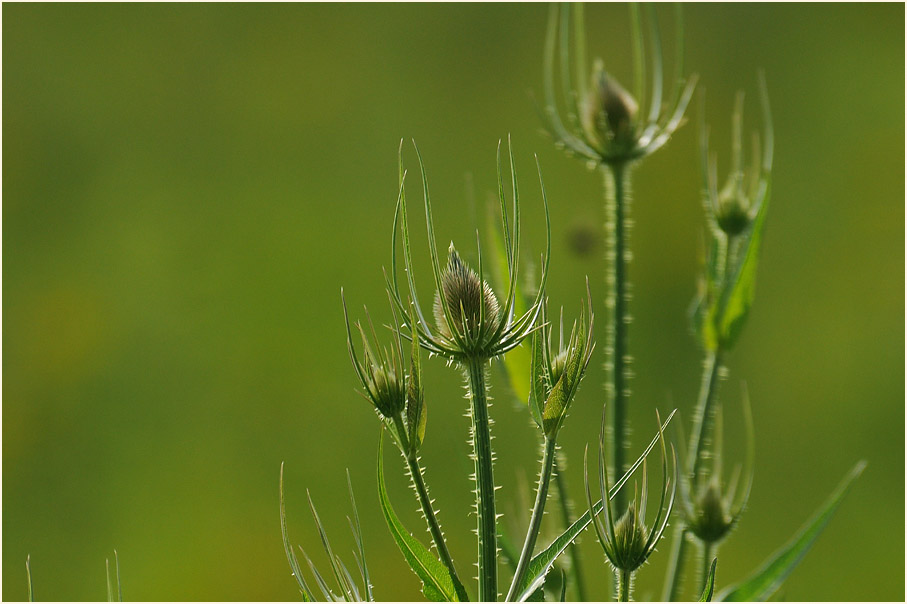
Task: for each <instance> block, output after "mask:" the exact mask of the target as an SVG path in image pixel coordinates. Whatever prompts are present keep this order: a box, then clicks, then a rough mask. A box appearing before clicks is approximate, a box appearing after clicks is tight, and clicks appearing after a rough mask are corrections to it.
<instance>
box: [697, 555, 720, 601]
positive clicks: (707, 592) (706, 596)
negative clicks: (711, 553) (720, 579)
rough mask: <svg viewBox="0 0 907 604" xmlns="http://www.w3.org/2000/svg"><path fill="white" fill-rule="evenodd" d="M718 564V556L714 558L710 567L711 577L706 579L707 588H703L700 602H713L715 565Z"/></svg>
mask: <svg viewBox="0 0 907 604" xmlns="http://www.w3.org/2000/svg"><path fill="white" fill-rule="evenodd" d="M716 566H718V558H713V559H712V564H711V566H710V567H709V577H708V579H706V582H705V588H704V589H703V590H702V595H701V596H699V601H700V602H711V601H712V595H713V594H714V593H715V567H716Z"/></svg>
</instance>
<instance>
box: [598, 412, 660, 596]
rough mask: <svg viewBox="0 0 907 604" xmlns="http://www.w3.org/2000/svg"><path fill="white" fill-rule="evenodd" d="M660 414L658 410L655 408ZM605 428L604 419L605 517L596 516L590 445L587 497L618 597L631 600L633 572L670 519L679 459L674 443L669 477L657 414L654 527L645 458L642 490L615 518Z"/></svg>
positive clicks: (601, 480)
mask: <svg viewBox="0 0 907 604" xmlns="http://www.w3.org/2000/svg"><path fill="white" fill-rule="evenodd" d="M657 415H658V412H657V411H656V416H657ZM604 431H605V424H604V421H603V422H602V429H601V433H600V436H599V443H598V444H599V459H598V472H599V495H600V496H601V498H602V501H603V502H604V505H603V509H602V516H604V518H603V519H601V518H599V517H597V516H595V515H594V507H593V506H594V504H593V499H592V490H591V487H590V483H589V462H588V447H587V454H586V455H585V457H584V475H585V486H586V500H587V503H588V505H589V510H590V513H592V524H593V527H594V529H595V534H596V536H597V537H598V540H599V543H600V544H601V546H602V549H603V550H604V552H605V556H606V557H607V559H608V562H609V563H610V564H611V566H612V567H613V568H614V571H615V574H616V576H617V598H618V600H620V601H628V600H629V598H630V596H631V592H632V583H633V577H634V574H635V573H636V571H637V570H638V569H639V568H640V567H641V566H642V565H644V564H645V563H646V562H647V561H648V559H649V557H650V556H651V555H652V553H653V552H654V551H655V548H656V546H657V545H658V542H659V541H660V540H661V538H662V536H663V535H664V531H665V529H666V528H667V526H668V520H669V519H670V516H671V512H672V511H673V508H674V500H675V496H676V493H677V480H678V478H677V458H676V454H674V450H673V446H672V447H671V450H672V455H671V457H672V467H673V473H672V476H669V475H668V460H667V450H666V446H665V438H664V432H663V427H662V423H661V417H658V434H659V436H658V440H659V442H660V443H661V459H662V488H661V492H660V496H659V502H658V506H657V508H656V510H657V511H656V514H655V517H654V519H653V520H652V528H651V529H649V528H648V527H647V524H646V514H647V509H648V499H649V488H648V467H647V466H648V463H647V462H646V461H643V464H642V468H643V470H642V490H641V491H639V490H638V489H636V488H635V487H634V496H633V503H632V505H631V506H630V507H629V508H628V509H627V510H626V512H624V513H623V515H622V516H621V517H620V518H616V515H615V506H614V504H613V503H612V502H611V500H610V499H609V498H608V497H607V494H608V493H609V492H611V485H610V479H609V472H608V468H607V465H608V464H607V461H606V460H605V445H604V440H605V439H604ZM669 493H670V495H669ZM618 509H619V508H618Z"/></svg>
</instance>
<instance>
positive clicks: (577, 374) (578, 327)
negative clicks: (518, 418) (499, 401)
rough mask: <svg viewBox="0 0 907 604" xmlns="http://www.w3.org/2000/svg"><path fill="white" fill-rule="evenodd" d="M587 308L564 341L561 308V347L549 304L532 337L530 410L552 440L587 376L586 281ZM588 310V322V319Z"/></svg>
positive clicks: (590, 347)
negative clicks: (555, 340)
mask: <svg viewBox="0 0 907 604" xmlns="http://www.w3.org/2000/svg"><path fill="white" fill-rule="evenodd" d="M586 297H587V302H588V305H587V308H588V311H586V310H585V309H584V311H583V312H582V313H580V318H579V321H576V322H574V324H573V328H572V329H571V331H570V337H569V339H568V340H566V341H565V340H564V313H563V309H562V310H561V320H560V341H559V344H558V348H557V350H553V349H552V342H551V339H552V338H551V332H552V326H551V325H550V324H548V323H547V310H546V307H547V304H546V305H545V307H543V309H542V323H543V325H542V326H541V328H540V329H539V330H538V331H536V332H535V333H534V334H533V336H532V361H531V364H530V378H529V379H530V388H529V410H530V413H531V414H532V418H533V419H534V420H535V422H536V424H538V425H539V427H540V428H542V430H543V431H544V432H545V437H546V438H548V439H555V438H557V433H558V431H559V430H560V428H561V426H562V425H563V423H564V419H565V418H566V417H567V411H568V409H569V408H570V405H571V403H572V402H573V399H574V398H575V397H576V392H577V391H578V390H579V384H580V381H581V380H582V379H583V375H585V372H586V368H587V367H588V366H589V360H590V359H591V358H592V350H593V349H594V348H595V344H594V343H593V341H592V326H593V323H594V316H593V314H592V294H591V293H590V292H589V282H588V280H587V281H586ZM586 312H588V322H587V320H586Z"/></svg>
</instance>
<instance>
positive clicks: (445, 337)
mask: <svg viewBox="0 0 907 604" xmlns="http://www.w3.org/2000/svg"><path fill="white" fill-rule="evenodd" d="M508 147H509V153H508V156H509V168H510V172H511V190H512V195H513V209H512V214H513V224H512V226H511V224H510V220H509V217H508V212H507V200H506V196H505V194H504V185H503V170H502V161H501V145H500V143H499V145H498V156H497V157H498V193H499V200H500V206H501V219H502V224H503V234H504V241H505V248H506V250H507V261H508V267H507V270H508V274H507V283H508V288H507V294H506V298H505V299H504V304H503V305H502V306H499V305H498V302H497V298H496V297H495V296H494V293H493V292H492V291H491V288H490V287H489V286H488V285H487V283H486V282H485V279H484V274H483V273H484V260H483V257H482V250H481V245H479V246H478V247H477V251H478V267H479V274H476V273H475V272H473V271H472V269H471V268H469V267H468V266H467V265H466V264H465V263H464V262H463V261H462V260H461V259H460V256H459V254H458V253H457V252H456V249H455V248H454V247H453V245H452V244H451V248H450V260H449V261H448V264H447V266H446V268H442V266H441V262H440V258H439V255H438V251H437V247H436V237H435V229H434V220H433V217H432V205H431V194H430V191H429V186H428V177H427V174H426V171H425V165H424V162H423V159H422V155H421V153H419V150H418V148H416V155H417V159H418V161H419V168H420V174H421V182H422V191H423V201H424V207H425V216H426V231H427V235H428V242H429V243H428V248H429V256H430V259H431V267H432V276H433V279H434V284H435V289H436V291H437V292H438V294H437V295H436V297H435V319H436V321H435V323H436V325H435V326H434V327H433V326H432V325H431V323H429V321H428V319H427V318H426V313H425V312H424V311H423V310H422V307H421V305H420V304H419V296H418V292H417V288H416V284H415V279H414V277H413V261H412V248H411V244H410V237H409V216H408V211H407V204H406V192H405V184H404V182H405V176H406V172H405V171H403V169H402V167H401V169H400V181H401V182H400V189H399V193H398V198H397V208H396V211H395V214H394V233H393V250H392V255H391V275H392V276H391V277H390V278H386V281H387V285H388V289H389V290H390V292H391V294H392V300H393V304H394V306H395V307H396V308H397V309H398V311H399V312H401V314H402V315H403V321H404V323H405V325H406V327H407V328H412V327H415V329H416V331H417V333H418V336H419V339H420V345H421V346H422V347H423V348H425V349H426V350H428V351H429V352H431V353H433V354H438V355H440V356H443V357H445V358H448V359H450V360H453V361H459V362H463V361H466V360H467V359H468V358H471V357H475V358H484V359H491V358H494V357H497V356H500V355H502V354H504V353H506V352H508V351H509V350H512V349H513V348H515V347H516V346H518V345H519V344H520V343H521V342H522V341H523V340H524V339H525V338H526V337H527V336H528V335H529V334H530V333H531V332H532V330H533V329H534V328H535V325H536V320H537V318H538V315H539V312H540V308H541V299H542V296H543V292H544V289H545V284H546V282H547V278H548V266H549V258H550V256H551V225H550V216H549V213H548V200H547V195H546V193H545V188H544V181H543V179H542V175H541V168H540V167H539V168H538V169H539V183H540V185H541V190H542V200H543V204H544V208H545V224H546V253H545V255H544V260H543V268H542V275H541V280H540V281H541V282H540V286H539V288H538V291H537V293H536V295H535V297H534V300H533V303H532V304H531V305H530V306H529V308H528V309H527V310H526V311H525V312H524V313H523V314H522V315H520V316H519V317H516V316H515V315H514V312H515V303H516V296H517V295H518V279H517V276H518V274H519V271H520V251H519V248H520V204H519V187H518V184H517V179H516V171H515V169H514V158H513V149H512V146H511V145H509V144H508ZM401 153H402V148H401ZM536 163H537V164H538V159H537V158H536ZM401 166H402V159H401ZM398 229H399V231H400V233H401V235H402V240H403V262H404V270H405V272H406V276H407V286H408V290H409V291H408V297H409V300H410V301H411V302H412V303H413V306H414V309H415V313H414V316H413V317H410V316H408V315H409V313H407V312H406V310H405V309H406V308H407V304H406V303H405V302H404V300H405V297H404V293H403V291H402V288H401V284H400V281H399V279H398V278H397V273H398V266H397V265H398V261H397V247H398V246H397V231H398ZM465 287H471V288H473V290H478V291H479V292H480V294H481V295H480V296H476V297H475V299H473V298H472V297H471V295H470V294H469V293H464V292H463V288H465ZM457 288H460V289H457ZM492 299H493V302H492ZM496 307H499V310H498V311H497V312H493V311H494V310H495V308H496ZM413 321H414V322H415V323H414V324H413V323H412V322H413Z"/></svg>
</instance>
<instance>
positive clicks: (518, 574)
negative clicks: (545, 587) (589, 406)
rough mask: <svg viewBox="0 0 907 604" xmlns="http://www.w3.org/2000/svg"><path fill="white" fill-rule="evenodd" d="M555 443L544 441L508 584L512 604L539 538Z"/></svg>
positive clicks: (508, 593)
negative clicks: (525, 526)
mask: <svg viewBox="0 0 907 604" xmlns="http://www.w3.org/2000/svg"><path fill="white" fill-rule="evenodd" d="M556 447H557V442H556V441H555V440H554V439H553V438H546V439H545V451H544V453H543V454H542V471H541V474H540V475H539V486H538V490H537V491H536V494H535V504H533V506H532V516H531V517H530V519H529V530H528V531H526V541H525V542H524V543H523V550H522V551H521V552H520V561H519V562H518V563H517V567H516V571H515V572H514V573H513V582H512V583H511V584H510V590H509V591H508V592H507V599H506V600H505V601H506V602H512V601H513V598H514V597H515V596H517V595H519V594H517V593H516V591H517V588H518V587H519V585H520V584H521V583H522V582H523V578H524V577H525V575H526V570H527V569H528V568H529V562H530V560H531V559H532V552H533V550H534V549H535V542H536V540H537V539H538V536H539V530H540V529H541V526H542V516H543V515H544V514H545V502H546V501H547V499H548V486H549V484H550V483H551V473H552V470H553V469H554V457H555V448H556Z"/></svg>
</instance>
